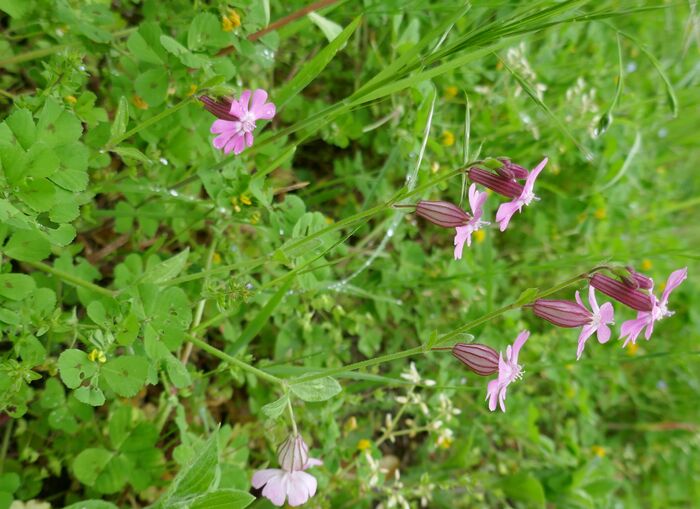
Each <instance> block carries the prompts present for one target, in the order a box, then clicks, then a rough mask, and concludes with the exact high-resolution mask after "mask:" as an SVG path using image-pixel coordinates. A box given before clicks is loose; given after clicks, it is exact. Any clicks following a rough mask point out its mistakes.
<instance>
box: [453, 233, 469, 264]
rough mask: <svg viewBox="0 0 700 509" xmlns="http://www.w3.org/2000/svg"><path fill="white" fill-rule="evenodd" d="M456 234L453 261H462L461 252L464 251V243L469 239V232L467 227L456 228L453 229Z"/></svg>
mask: <svg viewBox="0 0 700 509" xmlns="http://www.w3.org/2000/svg"><path fill="white" fill-rule="evenodd" d="M455 230H457V233H456V234H455V241H454V244H455V260H461V259H462V251H463V250H464V243H465V242H466V241H467V239H468V238H469V237H471V232H470V231H469V227H468V226H457V227H456V228H455Z"/></svg>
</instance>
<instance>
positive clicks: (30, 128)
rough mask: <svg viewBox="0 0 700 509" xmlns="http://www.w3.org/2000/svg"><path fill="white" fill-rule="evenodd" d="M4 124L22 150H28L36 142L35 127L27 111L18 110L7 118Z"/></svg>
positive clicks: (30, 114)
mask: <svg viewBox="0 0 700 509" xmlns="http://www.w3.org/2000/svg"><path fill="white" fill-rule="evenodd" d="M5 122H6V123H7V126H8V127H9V128H10V129H11V130H12V134H14V135H15V138H17V141H18V142H19V144H20V145H21V146H22V148H23V149H24V150H29V148H30V147H31V146H32V145H33V144H34V142H35V141H36V126H35V125H34V119H33V118H32V113H31V112H30V111H29V110H25V109H18V110H15V111H14V112H13V113H12V115H10V116H9V117H7V119H6V120H5Z"/></svg>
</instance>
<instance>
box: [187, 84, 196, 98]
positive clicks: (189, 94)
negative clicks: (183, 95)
mask: <svg viewBox="0 0 700 509" xmlns="http://www.w3.org/2000/svg"><path fill="white" fill-rule="evenodd" d="M196 91H197V85H195V84H194V83H193V84H191V85H190V89H189V90H188V91H187V97H191V96H193V95H194V93H195V92H196Z"/></svg>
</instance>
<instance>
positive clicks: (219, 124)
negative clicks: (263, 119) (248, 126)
mask: <svg viewBox="0 0 700 509" xmlns="http://www.w3.org/2000/svg"><path fill="white" fill-rule="evenodd" d="M238 123H239V122H231V121H229V120H221V119H218V120H214V123H213V124H212V125H211V129H210V131H211V132H212V133H217V134H218V133H225V132H230V131H233V132H236V131H238V126H236V124H238Z"/></svg>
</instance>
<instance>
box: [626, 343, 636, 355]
mask: <svg viewBox="0 0 700 509" xmlns="http://www.w3.org/2000/svg"><path fill="white" fill-rule="evenodd" d="M637 350H639V345H638V344H637V343H630V344H629V345H627V355H629V356H630V357H632V356H634V355H637Z"/></svg>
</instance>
